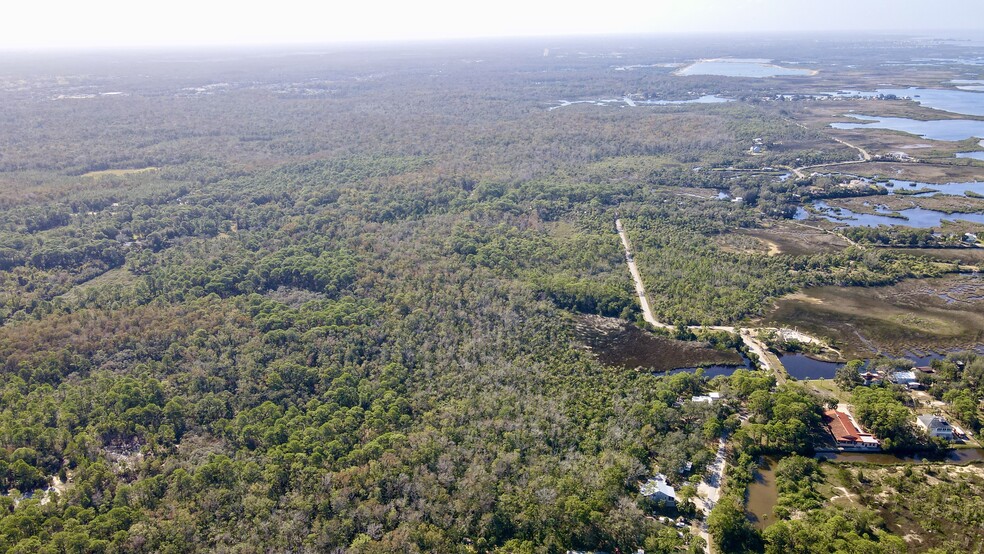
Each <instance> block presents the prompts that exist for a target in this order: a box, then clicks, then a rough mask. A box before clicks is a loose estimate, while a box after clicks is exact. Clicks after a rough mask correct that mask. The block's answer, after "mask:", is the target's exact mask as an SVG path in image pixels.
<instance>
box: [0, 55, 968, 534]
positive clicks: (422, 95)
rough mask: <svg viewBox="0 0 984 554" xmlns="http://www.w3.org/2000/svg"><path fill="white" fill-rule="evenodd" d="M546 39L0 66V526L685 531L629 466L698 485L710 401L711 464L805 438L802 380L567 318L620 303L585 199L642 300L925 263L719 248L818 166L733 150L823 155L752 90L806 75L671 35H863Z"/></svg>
mask: <svg viewBox="0 0 984 554" xmlns="http://www.w3.org/2000/svg"><path fill="white" fill-rule="evenodd" d="M565 40H566V39H564V40H561V39H551V40H550V41H547V42H546V43H544V42H543V41H513V42H507V43H503V44H486V43H477V42H476V43H464V44H455V45H421V46H419V47H417V48H416V49H410V50H404V49H397V48H393V47H372V48H370V47H366V48H365V49H363V50H358V51H355V50H351V49H348V50H346V49H342V48H338V49H325V50H312V51H305V52H294V51H277V50H270V51H235V52H225V51H221V52H219V51H217V52H208V53H189V52H163V53H154V52H142V53H132V54H113V55H105V56H102V57H98V56H95V55H88V54H78V55H74V56H68V55H65V56H56V55H53V54H52V55H47V54H46V55H40V54H38V55H27V54H25V55H22V56H12V57H10V58H9V59H4V60H3V61H2V62H0V121H2V122H3V124H2V125H0V324H2V325H0V489H2V490H3V491H9V494H7V495H5V496H3V497H0V551H9V552H39V551H40V552H190V551H220V552H231V551H235V552H254V551H255V552H259V551H311V552H315V551H318V552H324V551H332V552H334V551H337V552H394V551H402V552H490V551H501V552H564V551H566V550H567V549H602V550H609V551H614V550H615V549H620V550H621V551H627V550H629V549H634V548H645V549H646V550H647V551H655V552H674V551H684V550H686V549H688V548H690V549H692V550H697V551H699V550H701V549H702V545H701V542H700V539H698V538H696V537H694V538H692V537H691V536H690V535H689V534H684V533H681V532H678V531H677V529H676V528H675V527H673V526H672V524H667V523H666V522H661V521H660V520H658V519H655V518H652V517H648V516H651V515H652V514H653V513H654V510H657V509H663V508H665V507H660V506H654V505H653V503H652V501H651V500H649V499H647V498H644V497H643V496H641V495H640V493H639V483H640V481H643V480H645V479H647V478H648V477H650V476H652V475H653V474H654V473H656V472H662V473H665V474H666V475H668V476H669V477H668V478H669V479H670V481H671V482H672V483H673V484H674V485H676V486H678V487H680V486H686V485H687V483H688V482H690V481H689V479H690V477H691V476H698V479H697V481H699V476H700V475H702V474H703V473H704V471H705V470H706V469H707V468H708V467H709V466H710V465H711V464H712V463H713V460H714V457H715V452H716V450H717V448H718V442H717V441H718V438H720V437H721V436H723V435H725V434H727V433H729V432H735V431H736V429H737V428H738V426H739V425H740V424H739V418H738V415H737V413H736V411H737V410H738V409H739V407H740V408H741V410H743V412H744V415H745V416H748V415H749V414H750V419H748V425H747V426H745V427H743V428H742V429H741V430H738V431H737V432H736V433H735V437H736V440H737V441H738V443H740V445H741V448H742V449H744V450H746V451H747V452H745V453H744V455H745V458H743V459H742V460H743V462H744V466H745V467H746V468H747V467H748V466H749V463H751V462H750V460H751V458H750V456H751V455H752V454H757V453H762V452H772V453H775V452H779V453H789V452H801V453H804V452H808V451H809V450H810V444H811V441H813V440H815V438H816V436H817V435H818V434H820V433H822V430H821V429H820V424H819V421H820V408H821V400H820V399H818V398H816V397H814V396H812V395H810V394H808V393H806V392H804V391H802V390H799V389H795V388H791V387H786V386H781V387H779V388H778V389H776V382H775V379H774V378H773V377H771V376H767V375H763V374H760V373H758V372H748V371H738V372H736V373H735V374H734V376H732V377H730V378H717V379H716V380H713V381H710V380H708V379H707V378H706V377H704V375H703V374H702V373H700V372H697V373H689V372H688V373H680V374H675V375H672V376H659V375H653V374H650V373H647V372H645V371H634V370H631V369H626V368H622V367H612V366H607V365H605V364H602V363H600V362H599V361H598V360H597V359H596V358H595V357H594V356H593V355H592V354H591V353H590V352H589V351H587V350H586V349H585V348H584V347H583V345H582V344H581V343H580V342H579V341H578V340H577V339H576V337H575V333H574V329H575V325H576V322H577V321H578V318H579V317H580V315H581V314H596V315H603V316H607V317H617V318H622V319H624V320H628V321H631V322H638V321H639V318H640V313H639V306H638V302H637V298H636V296H635V291H634V289H633V285H632V282H631V280H630V279H629V276H628V272H627V271H626V268H625V257H624V256H625V254H624V252H623V250H622V247H621V245H620V243H619V241H618V235H617V234H615V230H614V221H615V218H616V217H621V218H622V219H623V220H624V221H625V223H626V226H627V228H628V229H629V231H630V233H632V235H633V237H635V239H634V240H635V242H636V244H637V247H638V251H639V252H638V261H639V264H640V267H641V269H642V270H643V271H644V274H645V280H646V284H647V286H648V287H650V288H651V289H653V290H656V291H659V294H658V297H657V298H654V303H653V307H654V310H655V311H656V312H657V314H658V315H659V317H661V318H662V319H664V320H666V321H669V322H672V323H673V324H690V325H696V324H722V323H735V322H738V321H741V320H743V319H744V318H748V317H754V316H759V315H762V313H763V310H764V307H765V305H766V303H768V302H769V301H770V300H771V299H774V298H776V297H778V296H781V295H783V294H785V293H788V292H791V291H793V290H796V289H797V288H798V287H803V286H810V285H821V284H839V285H859V284H885V283H891V282H895V281H898V280H900V279H903V278H907V277H916V276H930V275H941V274H943V273H945V272H946V271H950V270H951V269H952V268H950V267H949V266H946V264H940V263H931V262H929V261H927V260H926V259H924V258H917V257H912V256H907V255H904V254H900V253H897V252H891V251H887V250H886V251H872V250H865V249H862V248H860V247H858V248H847V249H845V250H844V251H842V252H837V253H813V254H807V255H797V256H785V257H781V258H780V257H768V256H764V255H761V254H760V253H755V252H745V251H733V250H725V249H724V248H722V247H721V245H720V244H719V242H717V238H719V237H720V236H721V235H723V234H726V233H729V232H731V231H734V230H736V229H752V228H758V227H762V226H763V225H769V224H771V223H772V222H774V221H777V220H780V219H783V218H788V217H790V216H791V214H792V213H793V212H794V211H795V207H796V203H797V202H798V201H799V199H801V198H803V197H804V194H806V192H807V190H809V191H812V194H814V195H819V196H820V197H823V195H825V194H833V193H831V192H830V191H829V190H827V189H824V186H825V183H824V182H823V181H822V179H819V178H817V179H812V180H811V179H810V178H806V179H777V178H773V177H770V176H763V175H761V174H755V175H752V174H749V175H743V174H742V173H740V172H738V171H739V170H740V169H742V168H744V167H750V166H759V165H762V164H773V165H776V166H784V165H788V166H794V165H796V164H806V163H821V162H829V161H843V160H849V159H852V157H853V156H855V153H854V151H853V150H852V149H850V148H848V147H846V146H844V145H842V144H839V143H836V142H833V141H830V140H829V139H827V138H826V137H825V136H824V134H823V133H822V132H820V131H818V130H816V129H807V128H804V127H802V126H799V125H796V124H795V123H793V122H792V121H790V119H789V118H788V117H787V116H786V115H785V114H784V113H783V108H782V107H781V106H779V105H777V104H778V103H777V102H769V101H767V100H768V99H769V98H774V97H775V95H776V94H778V93H786V92H790V91H791V90H792V88H798V89H799V90H803V88H804V87H805V88H809V87H810V86H811V85H809V84H804V83H803V82H802V81H797V80H795V79H793V78H788V79H772V80H754V79H723V78H717V77H711V76H695V77H679V76H675V75H673V74H672V71H673V69H674V67H675V66H674V65H673V64H676V63H677V61H680V62H683V61H688V60H693V59H696V58H699V57H706V56H708V55H711V54H712V53H713V54H714V55H729V56H736V57H761V55H762V54H761V52H762V49H763V48H766V49H770V51H772V52H784V54H783V56H787V57H789V56H799V57H800V58H801V59H813V60H821V61H818V62H817V63H818V64H819V65H821V66H822V67H823V68H833V67H836V66H837V65H838V64H843V63H846V62H852V63H854V62H857V61H858V56H859V55H860V54H859V52H863V53H864V56H865V60H866V63H872V64H876V63H878V62H880V61H885V60H890V59H893V58H894V57H895V56H896V55H897V54H898V52H897V50H896V49H897V47H898V46H897V45H894V46H893V45H892V44H894V43H891V44H890V43H877V44H876V45H874V46H872V44H870V43H867V42H863V43H857V42H852V41H842V42H838V43H837V44H838V45H839V47H838V48H833V49H832V48H830V45H831V44H832V43H831V42H830V41H831V40H833V39H824V40H825V41H827V42H823V41H821V42H817V43H807V42H804V41H799V40H791V39H781V38H776V39H770V41H769V44H767V45H765V46H762V45H761V44H756V45H752V44H745V43H736V42H733V41H730V40H710V39H707V40H705V41H704V42H702V43H696V42H685V41H641V39H631V40H630V39H627V38H626V39H591V40H584V41H582V42H580V43H568V42H565ZM557 41H559V43H558V42H557ZM640 41H641V42H640ZM937 47H938V48H939V50H940V52H941V53H942V54H941V55H943V54H947V53H948V52H949V50H948V48H949V47H947V46H946V45H938V46H937ZM820 53H823V54H824V57H822V58H821V57H820ZM658 63H662V64H664V65H663V66H659V65H658ZM633 64H650V66H649V67H646V68H644V69H625V68H626V67H629V66H633ZM654 64H657V65H654ZM814 86H827V84H826V83H824V84H823V85H814ZM804 91H805V90H804ZM705 94H717V95H722V96H723V97H727V98H729V99H730V100H732V101H730V102H721V103H718V104H674V105H640V106H634V107H633V106H629V105H624V106H622V107H617V106H598V105H594V104H572V105H568V106H563V107H561V108H559V109H554V110H551V109H549V108H551V107H556V106H558V105H559V104H560V101H562V100H567V101H576V100H593V99H599V98H611V97H617V98H621V97H625V96H633V97H638V98H651V99H660V100H687V99H692V98H695V97H700V96H702V95H705ZM762 137H764V140H765V141H766V142H768V143H769V144H772V145H774V147H773V148H772V149H770V151H769V152H768V153H767V154H766V155H765V156H764V157H763V158H761V159H755V160H750V158H749V155H748V149H749V145H750V144H753V142H752V141H754V140H756V139H760V138H762ZM712 167H718V168H731V169H732V170H735V171H734V172H716V171H711V170H710V168H712ZM694 187H702V188H703V189H704V192H705V193H706V191H707V190H708V189H714V192H722V193H725V194H726V195H728V196H729V198H730V197H731V196H741V197H742V198H743V201H742V202H731V201H728V200H727V199H726V200H721V199H719V198H717V197H715V196H714V195H713V194H711V195H708V194H693V193H692V192H688V191H691V190H692V189H693V188H694ZM828 188H829V187H828ZM818 191H819V192H818ZM855 237H856V238H857V239H859V240H860V239H862V238H866V237H862V236H861V234H857V235H855ZM867 238H869V239H870V240H878V239H877V237H875V236H871V237H867ZM913 240H915V239H913ZM918 242H920V244H922V243H923V242H925V241H924V240H922V239H918ZM975 367H976V366H975ZM978 384H979V383H977V381H973V386H977V385H978ZM944 388H945V387H942V386H941V387H940V390H939V394H940V395H943V396H945V395H955V394H959V392H954V391H950V390H949V389H947V390H943V389H944ZM978 388H979V387H978ZM712 389H718V390H723V391H724V393H725V395H726V397H727V398H729V399H730V403H717V404H704V403H694V402H688V401H687V400H688V399H690V398H691V397H692V396H693V395H699V394H702V393H705V392H707V391H709V390H712ZM934 392H935V391H934ZM970 411H973V409H972V408H971V409H970ZM864 417H867V414H866V415H865V416H864ZM969 417H970V415H968V418H969ZM746 419H747V418H746ZM688 471H689V472H690V473H689V474H688V473H687V472H688ZM48 487H54V489H55V490H56V491H57V492H56V493H55V494H47V493H45V492H44V490H45V489H47V488H48ZM728 498H731V497H728ZM728 502H731V500H728ZM726 506H731V504H727V503H726ZM732 507H733V506H732ZM685 511H686V507H681V513H682V512H685ZM732 511H733V510H732ZM731 515H734V514H731ZM852 517H854V516H852ZM857 517H858V518H860V517H861V516H857ZM716 521H718V524H719V525H721V526H724V525H726V524H727V523H728V521H727V520H726V519H724V518H723V517H718V518H717V520H716ZM850 523H852V524H855V525H857V526H861V525H863V524H865V525H866V524H868V522H867V520H865V521H863V522H862V521H855V520H851V521H850ZM797 525H799V524H798V523H793V522H790V523H788V526H789V527H790V528H791V529H792V531H789V533H792V532H793V531H797V532H799V533H800V534H803V533H806V531H805V530H798V528H796V526H797ZM742 529H744V528H742ZM783 532H784V533H785V532H786V531H783ZM773 535H774V536H770V535H768V534H767V535H766V536H765V539H766V543H768V544H770V545H773V546H774V545H776V544H779V545H782V544H793V543H796V541H798V540H803V539H801V538H797V537H793V538H790V537H787V536H786V535H783V536H782V537H778V535H779V531H777V532H775V533H773ZM738 539H741V540H745V539H747V542H741V544H747V545H755V546H756V548H758V547H763V545H765V544H766V543H763V542H761V537H758V536H751V535H749V536H745V535H741V536H740V537H738ZM738 539H736V540H738ZM769 541H772V542H769ZM739 542H740V541H739ZM735 544H738V543H735ZM777 551H778V550H777Z"/></svg>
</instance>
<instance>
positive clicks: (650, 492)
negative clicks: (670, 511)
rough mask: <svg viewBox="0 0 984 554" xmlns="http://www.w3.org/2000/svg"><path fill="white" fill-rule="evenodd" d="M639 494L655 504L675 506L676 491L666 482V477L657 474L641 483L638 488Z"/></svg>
mask: <svg viewBox="0 0 984 554" xmlns="http://www.w3.org/2000/svg"><path fill="white" fill-rule="evenodd" d="M639 492H641V493H642V494H643V496H648V497H649V498H652V499H653V500H655V501H656V502H664V503H666V505H667V506H676V503H677V496H676V491H675V490H673V487H672V486H670V484H669V483H667V482H666V476H665V475H663V474H661V473H657V474H656V475H655V476H653V478H652V479H650V480H648V481H646V482H645V483H643V484H642V485H641V486H640V487H639Z"/></svg>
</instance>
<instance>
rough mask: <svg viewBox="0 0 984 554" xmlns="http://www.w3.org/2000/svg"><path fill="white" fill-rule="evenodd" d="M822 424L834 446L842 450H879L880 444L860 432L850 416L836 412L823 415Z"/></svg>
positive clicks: (870, 436) (869, 435)
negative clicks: (824, 425) (825, 427)
mask: <svg viewBox="0 0 984 554" xmlns="http://www.w3.org/2000/svg"><path fill="white" fill-rule="evenodd" d="M823 422H824V423H825V424H826V425H827V431H829V432H830V436H831V437H833V439H834V444H836V445H837V447H838V448H841V449H844V450H855V451H867V450H881V443H880V442H878V439H876V438H875V437H874V436H873V435H871V434H870V433H865V432H864V431H862V430H861V429H860V428H859V427H858V426H857V424H855V423H854V420H853V419H851V416H849V415H847V414H845V413H844V412H839V411H837V410H827V411H825V412H824V413H823Z"/></svg>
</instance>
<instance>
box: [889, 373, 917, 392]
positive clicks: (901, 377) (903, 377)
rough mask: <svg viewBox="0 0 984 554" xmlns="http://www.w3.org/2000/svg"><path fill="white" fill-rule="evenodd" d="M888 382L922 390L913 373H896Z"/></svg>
mask: <svg viewBox="0 0 984 554" xmlns="http://www.w3.org/2000/svg"><path fill="white" fill-rule="evenodd" d="M889 380H890V381H891V382H893V383H896V384H898V385H902V386H903V387H908V388H910V389H920V388H922V384H920V383H919V381H917V380H916V373H915V372H914V371H896V372H895V373H893V374H892V377H891V378H890V379H889Z"/></svg>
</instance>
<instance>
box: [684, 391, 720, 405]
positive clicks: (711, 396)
mask: <svg viewBox="0 0 984 554" xmlns="http://www.w3.org/2000/svg"><path fill="white" fill-rule="evenodd" d="M718 400H721V393H719V392H709V393H707V394H706V395H701V396H691V397H690V401H691V402H706V403H708V404H713V403H715V402H717V401H718Z"/></svg>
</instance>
